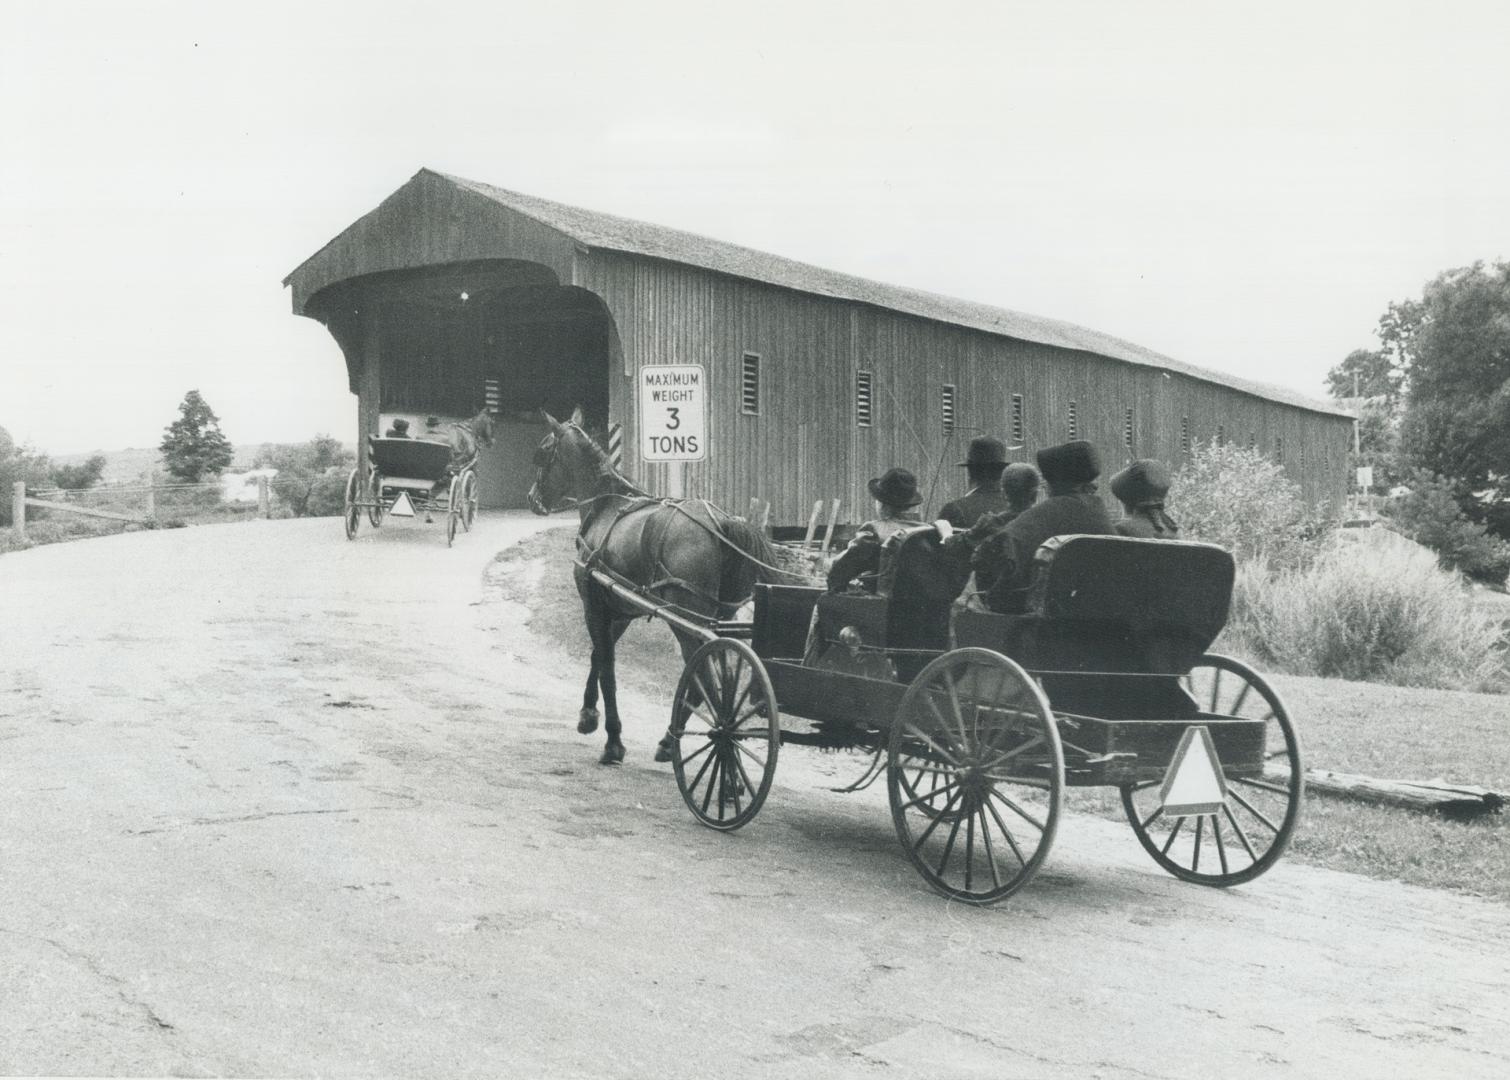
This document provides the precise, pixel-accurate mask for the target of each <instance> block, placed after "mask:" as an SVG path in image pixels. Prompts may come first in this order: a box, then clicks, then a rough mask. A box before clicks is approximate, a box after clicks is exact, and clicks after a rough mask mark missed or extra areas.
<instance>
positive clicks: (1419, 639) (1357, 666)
mask: <svg viewBox="0 0 1510 1080" xmlns="http://www.w3.org/2000/svg"><path fill="white" fill-rule="evenodd" d="M1364 544H1368V547H1367V548H1366V549H1365V547H1364V546H1363V545H1364ZM1232 601H1233V606H1232V616H1231V618H1230V619H1229V621H1228V627H1227V638H1226V646H1225V647H1227V648H1230V649H1232V650H1234V651H1237V652H1241V653H1243V654H1245V655H1248V656H1250V657H1252V658H1253V659H1254V660H1255V661H1256V662H1258V663H1261V664H1263V665H1265V666H1267V667H1270V668H1272V669H1274V670H1277V671H1282V672H1286V673H1289V674H1292V675H1320V676H1323V677H1327V678H1337V679H1354V680H1360V681H1367V682H1384V683H1392V684H1395V685H1399V686H1427V687H1436V688H1439V689H1452V690H1484V691H1494V690H1501V691H1502V690H1505V689H1507V688H1510V671H1507V668H1506V652H1505V650H1506V646H1507V641H1506V634H1505V629H1504V627H1503V626H1502V625H1501V624H1500V623H1499V621H1498V620H1496V619H1495V618H1493V617H1492V616H1490V615H1487V614H1485V613H1482V612H1479V611H1477V610H1476V609H1475V607H1474V603H1473V599H1472V597H1471V595H1470V594H1469V592H1468V590H1467V589H1465V588H1464V585H1463V582H1462V580H1461V579H1460V578H1459V577H1458V576H1457V575H1456V574H1453V573H1450V572H1448V571H1445V570H1443V569H1442V568H1441V567H1440V566H1438V565H1437V562H1436V559H1435V558H1434V557H1433V556H1432V554H1431V553H1430V552H1428V551H1424V550H1422V549H1421V548H1419V547H1415V546H1413V545H1410V544H1407V543H1404V542H1402V541H1399V540H1398V539H1396V540H1395V542H1394V543H1379V542H1374V543H1369V541H1368V540H1367V539H1360V538H1353V537H1342V536H1339V537H1336V538H1334V539H1333V540H1332V541H1331V542H1330V543H1328V544H1327V545H1326V546H1325V547H1324V548H1323V550H1322V551H1321V552H1320V554H1319V555H1318V556H1317V557H1316V558H1315V559H1314V560H1312V561H1311V562H1310V564H1309V565H1305V566H1290V567H1282V568H1278V569H1273V568H1271V567H1269V566H1267V565H1265V564H1264V563H1263V562H1262V561H1260V560H1257V559H1249V560H1246V561H1244V562H1243V563H1241V564H1240V565H1239V568H1238V576H1237V584H1236V587H1235V588H1234V590H1233V598H1232Z"/></svg>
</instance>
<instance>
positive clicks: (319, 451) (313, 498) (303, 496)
mask: <svg viewBox="0 0 1510 1080" xmlns="http://www.w3.org/2000/svg"><path fill="white" fill-rule="evenodd" d="M355 460H356V457H355V455H354V454H352V452H351V451H350V450H348V449H346V447H344V446H342V445H341V444H340V442H339V441H337V440H336V439H333V438H331V437H330V436H329V435H316V436H315V437H314V438H313V439H311V440H310V441H309V442H307V443H289V444H271V443H270V444H267V445H264V446H263V447H262V449H261V450H259V451H258V452H257V458H256V461H255V462H254V463H253V467H254V468H259V469H265V468H272V469H277V470H278V475H277V476H275V477H273V479H272V483H271V487H272V489H273V491H274V492H275V493H276V494H277V496H278V498H280V499H282V500H283V502H284V504H285V505H287V506H288V508H289V509H290V510H292V511H293V513H294V516H295V517H305V516H306V515H310V516H325V515H329V514H337V513H340V511H341V506H342V502H343V499H344V493H345V480H346V476H345V473H346V472H347V470H349V469H350V468H351V466H352V465H353V463H354V462H355Z"/></svg>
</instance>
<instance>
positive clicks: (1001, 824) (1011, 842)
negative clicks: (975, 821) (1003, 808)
mask: <svg viewBox="0 0 1510 1080" xmlns="http://www.w3.org/2000/svg"><path fill="white" fill-rule="evenodd" d="M984 805H985V808H986V809H987V810H989V811H991V816H992V817H993V818H994V819H995V820H996V827H997V828H998V829H1000V830H1001V834H1002V836H1004V837H1006V840H1007V846H1008V847H1010V848H1011V849H1012V854H1013V855H1016V856H1017V861H1018V862H1019V863H1021V864H1022V865H1023V866H1027V865H1028V860H1027V859H1024V858H1023V857H1022V849H1021V848H1020V847H1018V846H1017V841H1016V840H1015V839H1014V838H1013V836H1012V830H1011V829H1009V828H1007V823H1006V822H1005V821H1003V820H1002V819H1001V813H1000V812H999V811H998V810H997V809H996V807H994V806H992V805H991V801H990V800H989V799H987V800H986V802H985V803H984Z"/></svg>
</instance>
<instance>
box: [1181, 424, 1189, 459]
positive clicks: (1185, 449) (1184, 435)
mask: <svg viewBox="0 0 1510 1080" xmlns="http://www.w3.org/2000/svg"><path fill="white" fill-rule="evenodd" d="M1180 452H1181V453H1183V454H1188V453H1190V417H1188V416H1182V417H1180Z"/></svg>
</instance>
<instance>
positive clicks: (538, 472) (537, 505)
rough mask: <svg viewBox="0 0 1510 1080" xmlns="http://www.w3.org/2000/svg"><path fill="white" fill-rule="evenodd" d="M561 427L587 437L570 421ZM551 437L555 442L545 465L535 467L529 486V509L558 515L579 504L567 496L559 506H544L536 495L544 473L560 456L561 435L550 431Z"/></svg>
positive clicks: (552, 466)
mask: <svg viewBox="0 0 1510 1080" xmlns="http://www.w3.org/2000/svg"><path fill="white" fill-rule="evenodd" d="M561 427H562V428H563V429H564V428H575V429H576V431H577V432H578V434H580V435H581V436H582V437H583V438H586V437H587V432H585V431H583V430H582V429H581V428H579V427H577V425H576V424H574V423H572V422H571V421H570V420H567V421H566V422H565V423H562V424H561ZM551 435H552V436H553V437H554V438H555V440H556V441H555V442H554V443H552V444H551V456H550V457H549V458H548V459H547V460H546V462H545V464H543V465H536V466H535V482H534V483H533V484H531V485H530V490H529V500H530V507H531V508H532V509H533V510H534V511H535V512H536V513H538V514H559V513H560V512H561V511H562V510H574V509H576V508H577V507H578V506H580V505H581V503H580V502H579V501H578V500H577V499H576V498H574V497H572V496H570V495H567V496H564V498H565V501H564V502H563V503H561V505H560V506H546V505H545V503H543V502H541V500H540V496H539V495H537V494H536V492H538V491H539V490H540V481H541V480H543V479H544V478H545V474H546V472H548V471H549V470H550V469H553V468H555V465H556V458H557V457H559V456H560V454H561V435H562V433H561V432H559V431H552V432H551ZM593 498H594V499H596V498H597V496H594V497H593ZM590 501H591V500H590Z"/></svg>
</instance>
